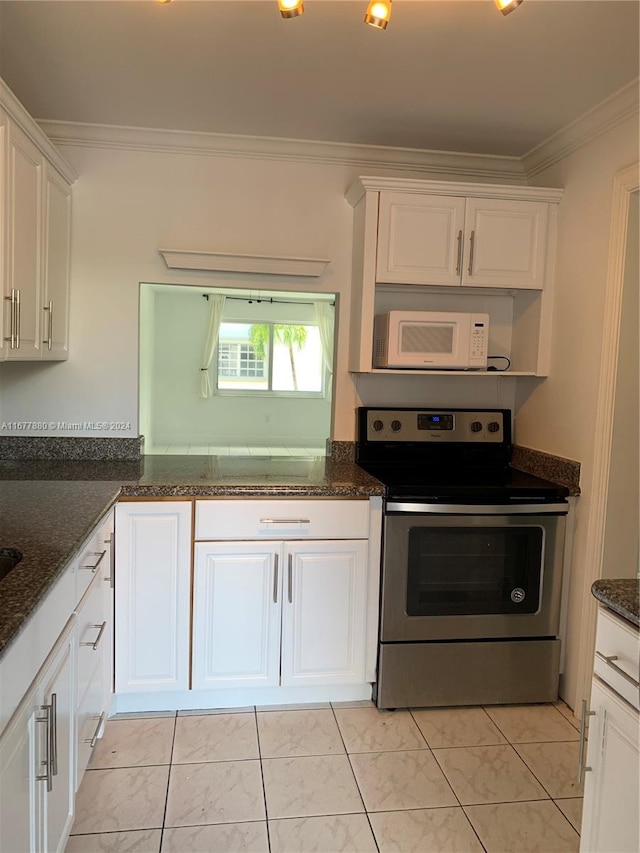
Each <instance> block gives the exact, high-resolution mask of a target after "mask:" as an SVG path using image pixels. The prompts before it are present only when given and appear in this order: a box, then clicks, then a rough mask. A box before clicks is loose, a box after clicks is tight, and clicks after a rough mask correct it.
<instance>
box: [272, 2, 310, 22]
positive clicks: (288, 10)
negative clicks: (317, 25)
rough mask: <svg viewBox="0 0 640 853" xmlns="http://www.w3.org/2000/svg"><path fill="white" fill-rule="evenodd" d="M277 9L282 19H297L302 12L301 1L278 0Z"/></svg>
mask: <svg viewBox="0 0 640 853" xmlns="http://www.w3.org/2000/svg"><path fill="white" fill-rule="evenodd" d="M278 9H280V14H281V15H282V17H283V18H297V17H298V15H302V13H303V12H304V3H303V2H302V0H278Z"/></svg>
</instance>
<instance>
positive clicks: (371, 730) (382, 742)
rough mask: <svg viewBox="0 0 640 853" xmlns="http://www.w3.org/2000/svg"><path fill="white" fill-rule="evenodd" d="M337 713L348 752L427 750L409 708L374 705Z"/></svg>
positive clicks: (342, 710) (341, 709)
mask: <svg viewBox="0 0 640 853" xmlns="http://www.w3.org/2000/svg"><path fill="white" fill-rule="evenodd" d="M334 713H335V715H336V719H337V721H338V725H339V726H340V731H341V733H342V737H343V739H344V743H345V746H346V747H347V752H348V753H352V752H386V751H387V750H388V751H395V750H409V749H427V744H426V742H425V739H424V738H423V737H422V735H421V734H420V729H419V728H418V727H417V725H416V724H415V721H414V719H413V717H412V716H411V714H410V713H409V712H408V711H379V710H378V709H377V708H373V707H371V708H336V709H335V712H334Z"/></svg>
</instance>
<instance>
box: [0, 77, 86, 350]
mask: <svg viewBox="0 0 640 853" xmlns="http://www.w3.org/2000/svg"><path fill="white" fill-rule="evenodd" d="M73 180H75V174H74V173H73V170H72V169H71V168H70V166H69V165H68V164H67V163H66V162H65V161H64V159H63V158H62V157H61V156H60V154H59V152H58V151H57V150H56V149H55V148H54V147H53V145H52V144H51V142H49V140H48V139H47V137H46V136H45V135H44V133H43V132H42V130H41V129H40V128H39V127H38V125H37V124H36V123H35V122H34V121H33V119H31V117H30V116H29V115H28V114H27V113H26V112H25V110H24V108H23V107H22V105H21V104H20V103H19V101H17V100H16V98H15V96H14V95H13V94H12V93H11V91H10V90H9V89H8V88H7V86H6V85H5V84H4V82H3V81H2V80H0V250H1V251H0V295H1V297H2V298H1V299H0V326H1V330H2V334H1V335H0V360H14V361H34V360H35V361H39V360H41V359H44V360H54V359H55V360H61V359H65V358H67V355H68V315H69V261H70V235H71V182H72V181H73Z"/></svg>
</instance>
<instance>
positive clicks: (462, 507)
mask: <svg viewBox="0 0 640 853" xmlns="http://www.w3.org/2000/svg"><path fill="white" fill-rule="evenodd" d="M386 511H387V512H404V513H414V514H416V513H420V514H421V515H566V514H567V513H568V512H569V505H568V504H566V503H558V504H495V505H493V504H421V503H407V502H404V501H402V502H400V501H388V502H387V506H386Z"/></svg>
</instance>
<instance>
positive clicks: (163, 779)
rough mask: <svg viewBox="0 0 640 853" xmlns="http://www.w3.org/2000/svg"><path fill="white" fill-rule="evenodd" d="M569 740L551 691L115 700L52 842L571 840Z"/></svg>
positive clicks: (521, 849) (150, 846)
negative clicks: (183, 708)
mask: <svg viewBox="0 0 640 853" xmlns="http://www.w3.org/2000/svg"><path fill="white" fill-rule="evenodd" d="M577 750H578V729H577V720H575V718H574V717H573V716H572V714H571V711H570V710H569V709H568V708H567V707H566V706H565V705H564V704H563V703H556V704H555V705H523V706H502V707H490V706H488V707H485V708H481V707H474V708H445V709H434V710H425V709H420V710H398V711H395V712H380V711H378V710H376V709H375V708H374V707H373V705H372V704H371V703H368V702H353V703H339V704H334V705H330V704H326V705H318V706H306V707H305V708H299V707H298V708H296V707H291V706H289V707H286V708H284V709H283V708H277V709H276V708H260V707H258V708H253V707H252V708H241V709H237V710H235V709H234V710H231V711H230V710H224V711H189V712H179V713H178V714H177V715H176V714H174V713H170V714H169V713H168V714H150V715H119V716H117V717H114V718H112V719H111V720H110V721H109V722H108V723H107V726H106V731H105V735H104V737H103V738H102V740H101V741H99V743H98V745H97V747H96V749H95V750H94V754H93V756H92V760H91V764H90V767H89V769H88V770H87V772H86V773H85V776H84V779H83V781H82V785H81V786H80V791H79V794H78V801H77V814H76V820H75V823H74V826H73V829H72V833H73V834H72V837H71V838H70V840H69V844H68V846H67V853H102V851H109V853H124V851H126V853H160V851H161V853H195V851H197V853H235V851H252V853H253V851H255V853H306V851H318V853H339V851H353V853H356V851H357V853H360V851H362V853H365V851H367V853H368V851H371V853H374V851H381V853H387V851H388V852H389V853H391V851H396V853H412V851H416V853H482V851H487V853H533V851H538V853H560V851H563V852H564V851H577V850H578V847H579V835H578V832H579V828H580V816H581V808H582V789H581V788H580V787H579V786H578V784H577V783H576V781H575V768H576V764H577Z"/></svg>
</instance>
